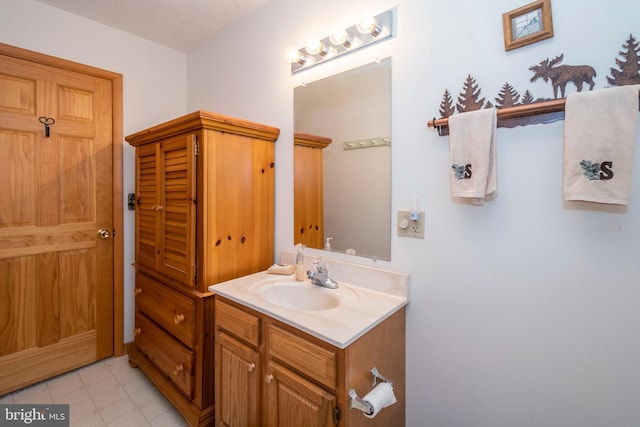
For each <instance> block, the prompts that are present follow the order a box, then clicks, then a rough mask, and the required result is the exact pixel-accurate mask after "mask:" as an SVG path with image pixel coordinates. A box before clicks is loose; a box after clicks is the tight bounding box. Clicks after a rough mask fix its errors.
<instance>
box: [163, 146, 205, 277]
mask: <svg viewBox="0 0 640 427" xmlns="http://www.w3.org/2000/svg"><path fill="white" fill-rule="evenodd" d="M195 147H196V135H195V134H188V135H178V136H176V137H172V138H167V139H165V140H163V141H162V142H161V143H160V157H159V159H158V160H159V177H158V179H159V182H160V199H159V203H158V207H157V212H158V220H159V224H160V227H159V228H160V232H159V235H158V246H159V248H158V257H157V262H158V263H157V269H158V271H160V272H162V273H163V274H165V275H167V276H168V277H171V278H172V279H176V280H178V281H180V282H181V283H183V284H185V285H188V286H191V287H194V286H195V253H196V239H195V237H196V223H195V221H196V161H195V154H196V153H195Z"/></svg>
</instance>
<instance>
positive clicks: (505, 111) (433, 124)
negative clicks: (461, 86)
mask: <svg viewBox="0 0 640 427" xmlns="http://www.w3.org/2000/svg"><path fill="white" fill-rule="evenodd" d="M639 95H640V94H639ZM566 102H567V100H566V99H565V98H562V99H554V100H551V101H544V102H534V103H531V104H525V105H518V106H515V107H508V108H500V109H498V111H497V112H496V115H497V116H498V127H500V120H506V119H515V118H519V117H528V116H537V115H542V114H550V113H560V112H564V106H565V104H566ZM427 126H428V127H430V128H435V129H437V130H438V134H440V135H442V133H441V132H440V131H441V128H443V127H445V126H449V118H448V117H443V118H440V119H436V118H435V117H434V118H433V120H431V121H429V122H427Z"/></svg>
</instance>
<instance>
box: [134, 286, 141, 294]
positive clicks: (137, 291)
mask: <svg viewBox="0 0 640 427" xmlns="http://www.w3.org/2000/svg"><path fill="white" fill-rule="evenodd" d="M141 293H142V288H135V289H134V290H133V294H134V295H140V294H141Z"/></svg>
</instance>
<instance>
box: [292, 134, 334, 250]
mask: <svg viewBox="0 0 640 427" xmlns="http://www.w3.org/2000/svg"><path fill="white" fill-rule="evenodd" d="M329 144H331V139H330V138H325V137H322V136H317V135H309V134H304V133H299V132H296V133H295V134H294V135H293V157H294V162H293V164H294V187H293V193H294V213H293V236H294V238H293V240H294V242H293V243H294V244H298V243H302V244H303V245H305V246H306V247H308V248H317V249H322V248H323V242H324V214H323V193H322V179H323V176H322V150H324V149H325V148H327V147H328V146H329Z"/></svg>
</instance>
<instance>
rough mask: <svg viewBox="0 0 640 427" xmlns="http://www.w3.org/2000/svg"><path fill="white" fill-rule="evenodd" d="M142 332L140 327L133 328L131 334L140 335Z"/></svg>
mask: <svg viewBox="0 0 640 427" xmlns="http://www.w3.org/2000/svg"><path fill="white" fill-rule="evenodd" d="M141 333H142V329H140V328H133V336H134V337H137V336H138V335H140V334H141Z"/></svg>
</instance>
